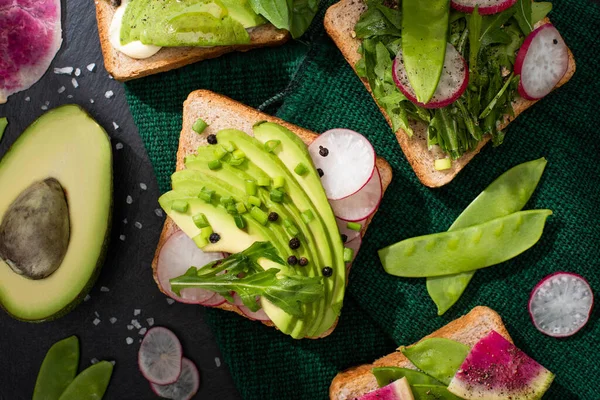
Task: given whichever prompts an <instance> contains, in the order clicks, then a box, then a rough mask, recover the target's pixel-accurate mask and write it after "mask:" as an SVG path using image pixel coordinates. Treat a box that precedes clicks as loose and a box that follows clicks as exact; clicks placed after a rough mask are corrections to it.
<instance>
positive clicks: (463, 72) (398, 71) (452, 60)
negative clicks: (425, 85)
mask: <svg viewBox="0 0 600 400" xmlns="http://www.w3.org/2000/svg"><path fill="white" fill-rule="evenodd" d="M392 77H393V78H394V83H396V86H398V89H400V91H401V92H402V93H403V94H404V95H405V96H406V97H407V98H408V99H409V100H410V101H411V102H413V103H414V104H416V105H418V106H420V107H425V108H442V107H446V106H447V105H450V104H452V103H454V101H456V99H458V98H459V97H460V96H461V95H462V94H463V93H464V92H465V90H466V89H467V86H468V83H469V67H468V65H467V61H466V60H465V59H464V58H463V56H461V55H460V53H459V52H458V50H456V48H455V47H454V46H452V45H451V44H450V43H448V44H446V58H445V59H444V70H443V71H442V77H441V78H440V82H439V83H438V86H437V89H436V90H435V93H434V94H433V97H432V98H431V101H430V102H429V103H427V104H423V103H420V102H419V101H417V96H416V95H415V91H414V89H413V88H412V86H410V82H409V80H408V74H407V73H406V68H405V67H404V59H403V56H402V50H400V51H399V52H398V54H397V55H396V59H395V60H394V65H393V67H392Z"/></svg>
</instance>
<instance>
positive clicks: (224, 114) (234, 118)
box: [152, 90, 392, 339]
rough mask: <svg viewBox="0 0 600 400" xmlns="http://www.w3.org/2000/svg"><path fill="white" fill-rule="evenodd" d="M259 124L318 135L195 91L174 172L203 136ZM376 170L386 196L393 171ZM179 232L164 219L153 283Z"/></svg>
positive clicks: (186, 108) (380, 163)
mask: <svg viewBox="0 0 600 400" xmlns="http://www.w3.org/2000/svg"><path fill="white" fill-rule="evenodd" d="M198 118H202V119H203V120H204V121H205V122H206V123H207V124H208V125H209V126H208V127H207V128H206V129H205V130H204V132H203V133H202V135H198V134H197V133H196V132H194V131H193V130H192V125H193V124H194V122H195V121H196V120H197V119H198ZM260 121H269V122H274V123H277V124H280V125H283V126H285V127H286V128H288V129H289V130H291V131H292V132H294V133H295V134H296V135H298V136H299V137H300V138H301V139H302V140H303V141H304V142H305V143H306V144H309V143H311V142H312V141H313V140H314V139H315V138H316V137H317V134H315V133H314V132H311V131H309V130H307V129H304V128H300V127H298V126H296V125H292V124H290V123H287V122H285V121H283V120H281V119H279V118H276V117H272V116H270V115H268V114H264V113H262V112H260V111H257V110H255V109H253V108H250V107H248V106H246V105H244V104H241V103H238V102H237V101H235V100H232V99H230V98H228V97H225V96H222V95H219V94H216V93H213V92H211V91H208V90H197V91H195V92H192V93H191V94H190V95H189V96H188V98H187V100H186V101H185V103H184V105H183V127H182V130H181V136H180V138H179V149H178V151H177V166H176V169H177V170H182V169H184V168H185V165H184V159H185V157H186V155H188V154H191V153H194V152H196V149H197V148H198V146H206V145H208V143H207V141H206V137H207V136H208V135H210V134H211V133H212V134H215V133H217V132H218V131H220V130H222V129H227V128H235V129H239V130H241V131H244V132H246V133H247V134H251V133H252V127H253V126H254V124H256V123H257V122H260ZM377 168H379V172H380V174H381V182H382V185H383V191H384V193H385V190H386V189H387V187H388V186H389V184H390V182H391V181H392V168H391V167H390V165H389V164H388V163H387V161H385V160H384V159H382V158H377ZM371 219H372V216H371V218H369V219H368V221H367V223H365V224H364V226H363V228H362V231H361V235H363V236H364V234H365V232H366V229H367V227H368V225H369V223H370V222H371ZM178 229H179V228H178V227H177V225H176V224H175V223H174V222H173V220H171V219H170V218H168V217H167V219H166V221H165V224H164V226H163V230H162V233H161V235H160V239H159V242H158V246H157V248H156V254H155V256H154V260H153V262H152V269H153V271H154V280H155V281H156V283H157V284H158V280H157V277H156V267H157V265H158V255H159V253H160V249H161V248H162V246H163V244H164V243H165V241H166V240H167V239H168V238H169V237H170V236H171V235H172V234H173V233H175V232H176V231H177V230H178ZM159 288H160V285H159ZM161 290H162V289H161ZM218 308H221V309H223V310H227V311H233V312H236V313H238V314H240V315H242V316H244V317H245V315H244V314H243V313H242V312H241V311H240V310H239V309H238V308H237V307H236V306H234V305H232V304H229V303H224V304H222V305H221V306H219V307H218ZM263 324H265V325H268V326H274V325H273V324H272V323H271V322H270V321H267V322H263ZM335 325H336V324H334V326H332V328H331V329H330V330H328V331H327V332H325V333H324V334H323V335H321V336H320V337H325V336H327V335H329V334H330V333H331V332H332V331H333V329H334V328H335ZM312 339H317V338H312Z"/></svg>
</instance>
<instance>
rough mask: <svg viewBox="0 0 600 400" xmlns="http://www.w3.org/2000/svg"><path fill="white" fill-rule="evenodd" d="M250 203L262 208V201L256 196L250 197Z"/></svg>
mask: <svg viewBox="0 0 600 400" xmlns="http://www.w3.org/2000/svg"><path fill="white" fill-rule="evenodd" d="M248 203H249V204H251V205H253V206H256V207H260V205H261V204H262V201H260V199H259V198H258V197H256V196H248Z"/></svg>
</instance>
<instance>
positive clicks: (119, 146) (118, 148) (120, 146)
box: [115, 143, 123, 150]
mask: <svg viewBox="0 0 600 400" xmlns="http://www.w3.org/2000/svg"><path fill="white" fill-rule="evenodd" d="M122 148H123V143H117V144H116V145H115V149H117V150H121V149H122Z"/></svg>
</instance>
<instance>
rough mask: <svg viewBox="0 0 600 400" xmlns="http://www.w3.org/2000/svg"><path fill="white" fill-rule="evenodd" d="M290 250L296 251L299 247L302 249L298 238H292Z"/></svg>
mask: <svg viewBox="0 0 600 400" xmlns="http://www.w3.org/2000/svg"><path fill="white" fill-rule="evenodd" d="M289 244H290V249H292V250H296V249H297V248H298V247H300V240H299V239H298V238H295V237H293V238H291V239H290V243H289Z"/></svg>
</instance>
